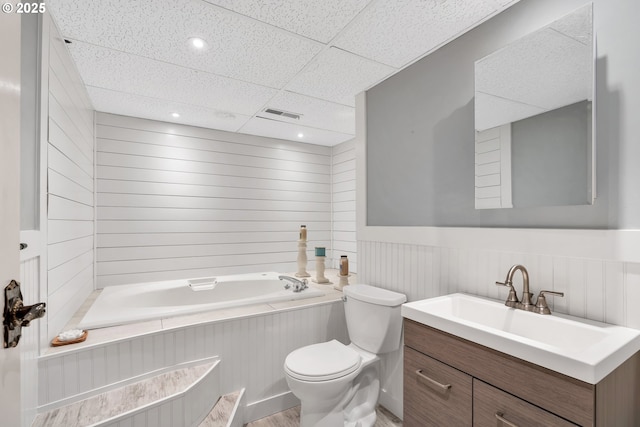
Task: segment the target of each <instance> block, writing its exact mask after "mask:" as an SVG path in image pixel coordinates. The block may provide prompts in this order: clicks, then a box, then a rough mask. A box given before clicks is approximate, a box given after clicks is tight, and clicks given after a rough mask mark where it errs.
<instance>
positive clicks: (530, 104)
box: [475, 4, 595, 209]
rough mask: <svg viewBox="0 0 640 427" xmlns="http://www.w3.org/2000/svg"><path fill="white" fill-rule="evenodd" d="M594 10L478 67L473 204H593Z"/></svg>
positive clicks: (481, 206)
mask: <svg viewBox="0 0 640 427" xmlns="http://www.w3.org/2000/svg"><path fill="white" fill-rule="evenodd" d="M592 17H593V7H592V5H591V4H589V5H586V6H584V7H582V8H580V9H578V10H576V11H574V12H573V13H570V14H568V15H566V16H564V17H563V18H561V19H559V20H557V21H555V22H553V23H551V24H549V25H548V26H546V27H544V28H541V29H539V30H538V31H535V32H533V33H531V34H529V35H527V36H525V37H523V38H521V39H519V40H517V41H516V42H514V43H512V44H510V45H508V46H506V47H504V48H502V49H500V50H498V51H496V52H494V53H492V54H490V55H488V56H486V57H484V58H482V59H480V60H478V61H476V63H475V130H476V138H475V151H476V153H475V159H476V160H475V207H476V209H495V208H512V207H518V208H520V207H533V206H567V205H585V204H592V203H593V199H594V197H595V175H594V164H595V158H594V155H593V154H594V132H593V123H594V117H593V110H594V108H593V92H594V91H593V88H594V69H595V52H594V51H595V49H594V41H593V40H594V37H593V19H592Z"/></svg>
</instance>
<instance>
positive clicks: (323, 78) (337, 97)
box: [286, 48, 397, 107]
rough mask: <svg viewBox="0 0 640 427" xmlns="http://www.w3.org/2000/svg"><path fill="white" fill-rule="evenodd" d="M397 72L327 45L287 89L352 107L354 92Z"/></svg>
mask: <svg viewBox="0 0 640 427" xmlns="http://www.w3.org/2000/svg"><path fill="white" fill-rule="evenodd" d="M396 71H397V70H396V69H395V68H392V67H389V66H387V65H383V64H379V63H377V62H373V61H370V60H368V59H365V58H362V57H359V56H357V55H354V54H352V53H349V52H345V51H344V50H341V49H337V48H330V49H327V50H325V51H324V52H322V53H321V54H320V55H318V56H317V57H316V59H314V61H313V62H312V63H311V64H310V65H309V66H308V67H307V68H305V69H304V70H303V71H302V72H301V73H300V74H298V75H297V76H296V77H295V78H294V79H293V80H291V82H290V83H289V84H288V85H287V86H286V89H287V90H289V91H291V92H297V93H301V94H304V95H309V96H313V97H316V98H320V99H324V100H327V101H332V102H336V103H338V104H344V105H349V106H352V107H354V106H355V96H356V94H358V93H360V92H362V91H363V90H365V89H367V88H369V87H370V86H372V85H373V84H375V83H377V82H379V81H381V80H382V79H383V78H385V77H387V76H388V75H390V74H392V73H394V72H396Z"/></svg>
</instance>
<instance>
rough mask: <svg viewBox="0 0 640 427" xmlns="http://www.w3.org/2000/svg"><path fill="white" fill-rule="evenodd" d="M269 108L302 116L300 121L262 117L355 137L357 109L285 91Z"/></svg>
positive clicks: (267, 115) (263, 114)
mask: <svg viewBox="0 0 640 427" xmlns="http://www.w3.org/2000/svg"><path fill="white" fill-rule="evenodd" d="M268 107H269V108H274V109H277V110H283V111H287V112H290V113H297V114H300V115H301V117H300V119H291V118H287V117H283V116H275V115H273V114H269V113H266V112H260V113H259V115H260V116H261V117H264V118H267V119H275V120H280V121H284V122H287V123H292V124H300V125H302V126H310V127H314V128H319V129H326V130H332V131H335V132H340V133H346V134H351V135H355V133H356V129H355V128H356V126H355V125H356V119H355V108H353V107H348V106H346V105H341V104H336V103H333V102H329V101H323V100H321V99H317V98H311V97H309V96H305V95H300V94H297V93H293V92H287V91H283V92H281V93H279V94H278V95H277V96H276V97H275V98H273V99H272V100H271V101H269V105H268Z"/></svg>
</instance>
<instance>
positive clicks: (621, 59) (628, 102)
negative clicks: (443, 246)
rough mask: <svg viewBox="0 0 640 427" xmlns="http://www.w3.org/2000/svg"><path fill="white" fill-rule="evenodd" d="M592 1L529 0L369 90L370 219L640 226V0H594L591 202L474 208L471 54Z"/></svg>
mask: <svg viewBox="0 0 640 427" xmlns="http://www.w3.org/2000/svg"><path fill="white" fill-rule="evenodd" d="M586 3H587V2H585V1H581V0H571V1H570V0H566V1H562V2H557V1H553V0H522V1H520V2H519V3H518V4H516V5H514V6H513V7H511V8H510V9H508V10H507V11H505V12H503V13H502V14H500V15H498V16H496V17H494V18H492V19H491V20H489V21H487V22H486V23H484V24H482V25H480V26H479V27H477V28H476V29H474V30H472V31H471V32H469V33H467V34H465V35H463V36H461V37H459V38H457V39H456V40H454V41H452V42H451V43H449V44H447V45H446V46H444V47H443V48H441V49H439V50H438V51H436V52H434V53H432V54H430V55H428V56H427V57H425V58H423V59H422V60H420V61H418V62H416V63H415V64H413V65H412V66H411V67H409V68H407V69H405V70H403V71H402V72H400V73H398V74H396V75H394V76H393V77H391V78H389V79H387V80H386V81H384V82H382V83H381V84H379V85H378V86H376V87H374V88H372V89H371V90H369V91H368V92H367V196H368V197H367V205H368V206H367V224H368V225H385V226H486V227H495V226H497V227H548V228H638V227H640V191H638V190H637V184H636V183H637V182H640V170H638V168H637V166H636V165H635V163H636V160H634V159H638V158H640V144H638V143H637V139H638V134H639V133H640V123H638V121H637V120H636V117H637V115H638V112H639V111H640V96H638V95H640V79H638V78H637V70H638V69H640V50H638V49H637V48H636V47H635V46H634V44H633V43H634V42H633V40H637V39H638V36H640V30H639V29H638V26H637V19H638V17H639V16H640V2H638V1H636V0H613V1H611V0H596V1H594V2H593V5H594V29H595V33H596V40H597V42H596V43H597V52H598V55H597V56H598V57H597V62H596V147H597V152H596V157H597V169H596V175H597V199H596V201H595V203H594V205H583V206H552V207H536V208H514V209H499V210H475V209H474V149H473V142H474V124H473V121H474V112H473V96H474V77H473V69H474V67H473V65H474V61H476V60H477V59H479V58H482V57H484V56H486V55H488V54H489V53H491V52H493V51H495V50H496V49H499V48H500V47H502V46H504V45H505V44H507V43H510V42H513V41H515V40H517V39H518V38H520V37H522V36H524V35H526V34H528V33H530V32H531V31H534V30H536V29H537V28H539V27H542V26H544V25H546V24H548V23H549V22H552V21H554V20H556V19H558V18H560V17H561V16H563V15H565V14H567V13H569V12H571V11H573V10H575V9H577V8H578V7H580V6H583V5H584V4H586ZM634 70H635V71H634Z"/></svg>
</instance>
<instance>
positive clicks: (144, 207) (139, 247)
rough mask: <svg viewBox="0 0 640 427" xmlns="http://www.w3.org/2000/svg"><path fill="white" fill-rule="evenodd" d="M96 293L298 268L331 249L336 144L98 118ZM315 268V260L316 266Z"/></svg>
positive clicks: (126, 119) (115, 118)
mask: <svg viewBox="0 0 640 427" xmlns="http://www.w3.org/2000/svg"><path fill="white" fill-rule="evenodd" d="M96 121H97V127H96V136H97V157H96V171H97V172H96V173H97V219H98V223H97V245H96V246H97V287H98V288H102V287H105V286H110V285H118V284H126V283H139V282H149V281H156V280H168V279H176V278H187V277H201V276H211V275H222V274H235V273H243V272H256V271H295V270H296V259H297V243H296V241H297V239H298V230H299V226H300V225H301V224H305V225H307V228H308V230H309V231H308V239H309V242H308V252H307V255H308V258H309V259H310V260H311V259H312V256H313V247H314V246H325V247H327V248H329V247H330V243H331V162H332V156H331V148H329V147H323V146H318V145H311V144H303V143H296V142H288V141H283V140H275V139H269V138H261V137H256V136H250V135H242V134H234V133H229V132H222V131H214V130H210V129H204V128H196V127H191V126H182V125H176V124H171V123H164V122H157V121H151V120H144V119H137V118H132V117H124V116H116V115H111V114H104V113H98V114H97V119H96ZM309 265H311V264H309Z"/></svg>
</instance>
